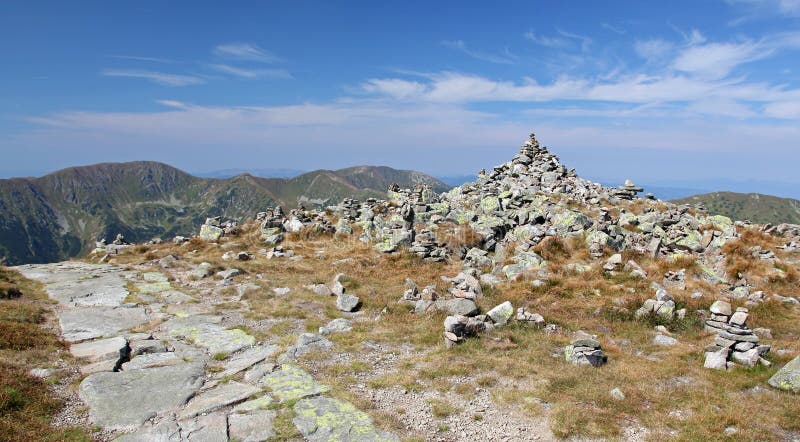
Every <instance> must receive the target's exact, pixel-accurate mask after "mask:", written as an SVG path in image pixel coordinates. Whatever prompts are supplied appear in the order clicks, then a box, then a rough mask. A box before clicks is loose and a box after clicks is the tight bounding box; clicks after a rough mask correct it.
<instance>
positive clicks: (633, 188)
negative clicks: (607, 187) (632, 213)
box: [611, 180, 644, 200]
mask: <svg viewBox="0 0 800 442" xmlns="http://www.w3.org/2000/svg"><path fill="white" fill-rule="evenodd" d="M642 191H644V189H642V188H641V187H639V186H637V185H635V184H633V182H632V181H631V180H625V184H623V185H622V186H619V187H617V188H616V189H613V190H612V191H611V194H612V195H613V196H615V197H617V198H619V199H623V200H632V199H634V198H636V197H637V195H638V194H639V193H641V192H642Z"/></svg>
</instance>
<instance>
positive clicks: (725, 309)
mask: <svg viewBox="0 0 800 442" xmlns="http://www.w3.org/2000/svg"><path fill="white" fill-rule="evenodd" d="M709 310H710V311H711V313H715V314H717V315H725V316H730V315H731V313H732V312H731V304H730V303H729V302H725V301H714V303H713V304H711V307H709Z"/></svg>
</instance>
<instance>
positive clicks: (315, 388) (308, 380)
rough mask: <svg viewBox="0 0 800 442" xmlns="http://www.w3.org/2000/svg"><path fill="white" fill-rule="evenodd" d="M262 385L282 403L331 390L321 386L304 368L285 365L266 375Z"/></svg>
mask: <svg viewBox="0 0 800 442" xmlns="http://www.w3.org/2000/svg"><path fill="white" fill-rule="evenodd" d="M260 384H261V385H263V386H265V387H268V388H269V389H270V390H272V393H273V394H274V395H275V396H276V397H277V398H278V399H280V401H281V402H286V401H292V400H296V399H301V398H304V397H308V396H316V395H318V394H321V393H325V392H327V391H328V390H330V388H328V387H327V386H325V385H322V384H320V383H319V382H317V380H316V379H314V377H313V376H311V375H310V374H308V373H307V372H306V371H305V370H303V369H302V368H300V367H298V366H296V365H291V364H285V365H283V366H282V367H281V368H280V369H278V370H275V371H273V372H271V373H268V374H267V375H265V376H264V377H263V378H262V379H261V381H260Z"/></svg>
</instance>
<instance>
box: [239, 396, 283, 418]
mask: <svg viewBox="0 0 800 442" xmlns="http://www.w3.org/2000/svg"><path fill="white" fill-rule="evenodd" d="M274 403H275V401H274V400H272V396H270V395H268V394H265V395H264V396H261V397H259V398H255V399H250V400H249V401H244V402H242V403H241V404H238V405H236V406H235V407H233V412H234V413H249V412H251V411H255V410H267V409H269V408H270V407H271V406H272V404H274Z"/></svg>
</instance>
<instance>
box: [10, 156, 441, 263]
mask: <svg viewBox="0 0 800 442" xmlns="http://www.w3.org/2000/svg"><path fill="white" fill-rule="evenodd" d="M391 182H397V183H398V184H400V185H401V186H413V185H414V184H415V183H418V182H425V183H429V184H431V185H432V186H433V187H434V188H435V189H436V190H437V191H444V190H447V188H448V186H447V185H445V184H444V183H441V182H440V181H438V180H436V179H435V178H432V177H430V176H427V175H424V174H421V173H419V172H414V171H403V170H395V169H391V168H388V167H372V166H359V167H354V168H349V169H343V170H341V171H330V170H318V171H314V172H309V173H305V174H303V175H300V176H297V177H294V178H258V177H253V176H251V175H238V176H235V177H233V178H228V179H213V178H198V177H195V176H192V175H189V174H187V173H185V172H183V171H181V170H178V169H176V168H174V167H171V166H168V165H166V164H162V163H156V162H147V161H140V162H131V163H104V164H96V165H92V166H83V167H72V168H68V169H64V170H60V171H57V172H54V173H52V174H49V175H46V176H43V177H41V178H13V179H8V180H0V256H4V257H5V258H6V260H7V261H8V263H9V264H20V263H29V262H51V261H57V260H59V259H64V258H68V257H73V256H77V255H80V254H81V253H84V252H86V251H87V250H88V249H89V248H90V247H91V246H92V245H93V244H94V241H95V240H98V239H100V238H108V239H111V238H113V237H114V236H115V235H116V234H117V233H122V234H123V235H125V237H126V238H127V239H128V240H130V241H137V242H141V241H146V240H148V239H150V238H152V237H155V236H164V237H171V236H175V235H189V234H191V233H192V232H194V231H196V230H197V227H198V226H199V225H200V223H202V221H203V220H204V219H205V218H206V217H207V216H212V215H223V216H224V217H227V218H233V219H239V220H245V219H249V218H251V217H252V216H254V215H255V214H256V213H257V212H259V211H261V210H263V209H265V208H266V207H270V206H275V205H281V206H284V207H285V208H293V207H296V206H297V202H298V199H300V198H303V199H305V200H311V201H314V202H322V203H325V202H326V201H338V200H340V199H341V198H346V197H352V198H368V197H383V196H385V195H386V189H387V187H388V185H389V184H390V183H391ZM306 204H308V203H306Z"/></svg>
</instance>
